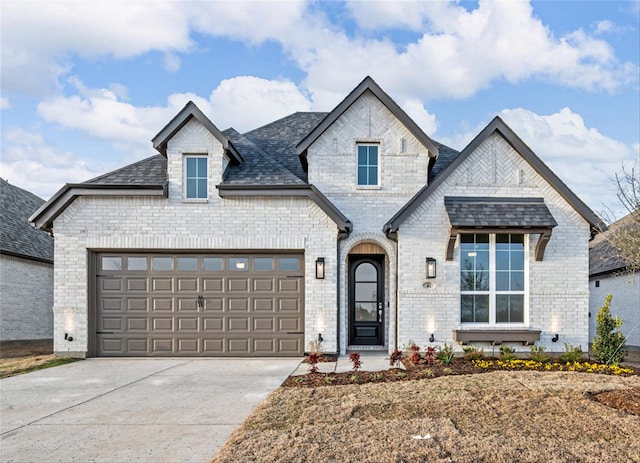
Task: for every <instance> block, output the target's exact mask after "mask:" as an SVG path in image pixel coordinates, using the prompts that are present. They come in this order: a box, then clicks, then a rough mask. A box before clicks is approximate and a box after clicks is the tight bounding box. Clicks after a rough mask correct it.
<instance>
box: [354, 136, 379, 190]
mask: <svg viewBox="0 0 640 463" xmlns="http://www.w3.org/2000/svg"><path fill="white" fill-rule="evenodd" d="M359 146H375V147H376V148H378V178H377V179H376V184H375V185H359V184H358V165H359V164H358V147H359ZM381 171H382V143H380V142H379V141H356V145H355V172H356V189H358V190H380V189H381V188H382V185H381V183H380V179H381V178H382V175H381V174H382V172H381Z"/></svg>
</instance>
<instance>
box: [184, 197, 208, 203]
mask: <svg viewBox="0 0 640 463" xmlns="http://www.w3.org/2000/svg"><path fill="white" fill-rule="evenodd" d="M182 202H183V203H195V204H206V203H208V202H209V198H182Z"/></svg>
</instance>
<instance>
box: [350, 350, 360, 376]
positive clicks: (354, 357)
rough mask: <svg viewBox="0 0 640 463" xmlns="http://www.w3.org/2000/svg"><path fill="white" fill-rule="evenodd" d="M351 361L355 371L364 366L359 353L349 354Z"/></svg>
mask: <svg viewBox="0 0 640 463" xmlns="http://www.w3.org/2000/svg"><path fill="white" fill-rule="evenodd" d="M349 360H351V363H352V364H353V371H356V372H357V371H358V370H359V369H360V367H361V366H362V362H361V361H360V353H359V352H351V353H350V354H349Z"/></svg>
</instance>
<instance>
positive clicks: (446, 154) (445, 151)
mask: <svg viewBox="0 0 640 463" xmlns="http://www.w3.org/2000/svg"><path fill="white" fill-rule="evenodd" d="M436 145H438V159H437V160H436V162H435V164H434V165H433V169H431V177H430V178H429V181H431V180H433V179H434V178H436V177H437V176H438V175H440V173H441V172H442V171H443V170H445V169H446V168H447V167H449V164H451V163H452V162H453V160H454V159H455V158H456V156H458V154H460V152H459V151H456V150H454V149H453V148H449V147H448V146H446V145H443V144H442V143H438V142H436Z"/></svg>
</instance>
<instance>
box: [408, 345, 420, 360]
mask: <svg viewBox="0 0 640 463" xmlns="http://www.w3.org/2000/svg"><path fill="white" fill-rule="evenodd" d="M409 349H410V350H411V357H409V360H411V363H413V364H414V365H417V364H418V363H420V360H422V357H421V356H420V346H418V345H417V344H412V345H411V346H409Z"/></svg>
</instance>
